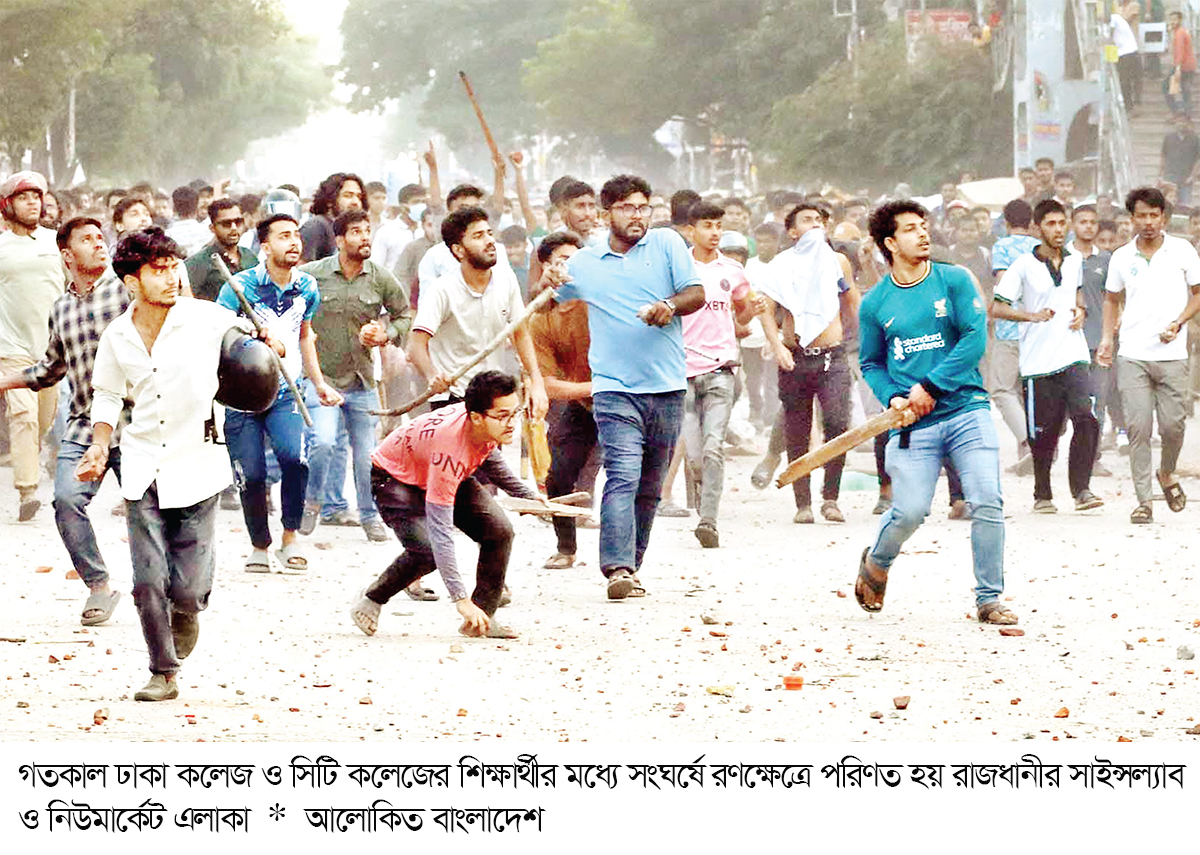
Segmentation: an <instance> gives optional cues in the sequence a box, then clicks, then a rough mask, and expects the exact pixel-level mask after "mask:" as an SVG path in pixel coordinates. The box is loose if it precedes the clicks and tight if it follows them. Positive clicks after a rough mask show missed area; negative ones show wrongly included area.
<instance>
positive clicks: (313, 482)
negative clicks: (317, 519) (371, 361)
mask: <svg viewBox="0 0 1200 855" xmlns="http://www.w3.org/2000/svg"><path fill="white" fill-rule="evenodd" d="M305 387H306V389H305V396H306V400H307V402H308V410H309V412H310V413H312V420H313V426H312V428H311V429H310V430H309V432H308V442H309V446H308V447H309V454H308V488H307V495H306V499H305V500H306V502H307V503H308V504H310V505H312V504H318V503H322V502H323V501H324V502H328V500H329V499H330V498H331V497H333V496H335V495H336V496H338V497H340V495H341V486H342V484H341V483H340V482H337V483H335V482H334V481H330V480H329V476H330V475H333V476H334V479H335V481H336V479H337V477H338V475H339V474H340V477H341V479H342V481H344V480H345V477H346V469H345V465H344V459H343V465H342V466H341V467H340V471H339V469H337V468H335V465H334V464H335V463H336V452H337V451H338V447H339V446H340V444H341V443H340V442H339V437H340V436H341V435H342V433H343V431H344V432H345V433H348V434H349V437H350V443H349V444H350V451H351V454H352V455H353V457H352V459H353V462H354V489H355V492H356V494H357V496H358V518H359V521H360V522H364V523H365V522H368V521H370V520H373V519H378V518H379V511H377V510H376V509H375V500H374V499H373V498H372V496H371V452H372V451H373V450H374V448H375V426H376V424H378V419H377V418H376V417H375V416H373V415H371V412H370V411H371V410H373V409H378V408H379V396H378V395H376V394H375V390H374V389H366V388H363V387H362V386H359V387H358V388H357V389H350V390H348V391H342V397H343V398H345V399H346V400H345V403H343V404H342V405H341V406H340V407H322V406H321V403H320V401H318V400H317V394H316V390H315V389H314V388H313V386H312V384H310V383H306V384H305ZM343 426H344V427H343ZM343 505H344V502H343ZM322 510H323V514H322V515H323V516H328V514H329V513H332V510H330V511H329V512H328V513H326V512H324V508H323V509H322ZM333 510H340V509H339V508H334V509H333Z"/></svg>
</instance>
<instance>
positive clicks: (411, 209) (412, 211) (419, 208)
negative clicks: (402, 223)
mask: <svg viewBox="0 0 1200 855" xmlns="http://www.w3.org/2000/svg"><path fill="white" fill-rule="evenodd" d="M427 207H428V206H427V205H426V204H425V203H424V202H421V203H419V204H417V205H409V206H408V216H409V219H411V220H412V221H413V222H414V223H419V222H421V215H422V214H424V213H425V209H426V208H427Z"/></svg>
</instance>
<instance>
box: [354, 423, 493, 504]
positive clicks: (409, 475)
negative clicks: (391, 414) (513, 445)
mask: <svg viewBox="0 0 1200 855" xmlns="http://www.w3.org/2000/svg"><path fill="white" fill-rule="evenodd" d="M468 427H469V421H468V419H467V408H466V406H465V405H463V404H452V405H450V406H448V407H442V408H441V409H439V410H434V411H433V412H431V413H426V414H425V415H423V416H420V417H419V418H416V419H413V420H412V421H411V422H409V423H408V424H406V425H404V426H402V427H398V428H396V429H395V430H394V431H392V432H391V433H390V434H388V436H387V439H385V440H384V441H383V443H382V444H381V445H380V446H379V448H377V449H375V451H373V452H372V453H371V462H372V463H374V464H375V465H376V466H378V467H379V468H381V469H383V470H385V471H386V472H387V473H388V474H389V475H391V476H392V477H393V478H395V479H396V480H397V481H399V482H401V483H403V484H411V485H413V486H414V487H420V488H421V489H422V490H424V491H425V501H426V502H429V503H430V504H434V505H442V506H450V507H453V506H454V496H455V494H456V493H457V492H458V485H459V484H461V483H462V482H463V481H465V480H466V479H467V476H469V475H471V473H473V472H474V471H475V470H476V469H478V468H479V464H481V463H483V461H484V460H485V459H487V456H488V455H489V454H491V453H492V449H494V448H496V443H494V442H489V443H485V444H484V445H476V444H474V443H472V442H471V440H470V434H469V432H468Z"/></svg>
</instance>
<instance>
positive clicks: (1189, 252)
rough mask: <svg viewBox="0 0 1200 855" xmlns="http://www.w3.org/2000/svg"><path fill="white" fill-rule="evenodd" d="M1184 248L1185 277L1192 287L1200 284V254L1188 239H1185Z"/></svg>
mask: <svg viewBox="0 0 1200 855" xmlns="http://www.w3.org/2000/svg"><path fill="white" fill-rule="evenodd" d="M1182 249H1183V278H1184V279H1186V280H1187V284H1188V285H1189V286H1191V287H1195V286H1197V285H1200V255H1197V254H1196V248H1195V247H1194V246H1192V245H1191V244H1190V243H1188V242H1187V241H1183V246H1182Z"/></svg>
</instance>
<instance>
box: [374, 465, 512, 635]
mask: <svg viewBox="0 0 1200 855" xmlns="http://www.w3.org/2000/svg"><path fill="white" fill-rule="evenodd" d="M371 494H372V495H373V496H374V497H375V506H376V507H377V508H379V515H380V516H381V517H383V521H384V522H385V523H387V524H388V526H389V527H390V528H391V529H392V531H394V532H396V537H398V538H400V543H402V544H403V545H404V551H403V552H401V553H400V555H399V556H398V557H397V558H396V560H395V561H393V562H392V563H391V564H389V565H388V568H387V569H386V570H384V571H383V573H382V574H380V576H379V578H378V579H376V580H375V581H374V582H372V583H371V585H370V586H369V587H368V588H367V599H369V600H371V601H372V602H376V603H379V604H380V605H383V604H384V603H386V602H387V601H388V600H390V599H391V598H392V597H394V596H395V595H396V594H398V593H400V591H402V590H404V589H405V588H407V587H408V586H409V585H411V584H412V583H413V582H415V581H417V580H418V579H420V578H421V577H422V576H424V575H425V574H427V573H431V572H433V571H434V570H435V569H437V565H436V564H434V561H433V549H432V547H431V546H430V544H429V532H428V530H426V528H425V491H424V490H422V489H421V488H420V487H414V486H412V485H411V484H404V483H401V482H400V481H397V480H396V479H395V478H393V477H392V476H391V475H389V474H388V473H387V472H385V471H384V470H383V469H380V468H379V467H378V466H376V467H373V468H372V470H371ZM454 525H455V527H456V528H458V530H459V531H461V532H463V533H464V534H466V535H467V537H469V538H471V540H473V541H475V542H476V543H478V544H479V563H478V565H477V566H476V569H475V590H474V591H473V592H472V594H471V602H473V603H474V604H475V605H477V606H479V608H481V609H483V611H484V612H485V613H486V614H487V615H488V617H491V616H492V615H494V614H495V613H496V608H497V607H498V606H499V605H500V593H501V591H502V590H503V588H504V576H505V574H506V573H507V572H508V557H509V555H510V554H511V553H512V543H513V529H512V524H511V523H510V522H509V521H508V517H506V516H505V515H504V511H503V510H502V509H501V508H500V506H499V505H498V504H496V500H495V499H493V498H492V497H491V495H490V494H489V493H488V492H487V490H485V489H484V488H483V486H482V485H481V484H480V483H479V482H478V481H476V480H475V479H474V478H467V480H465V481H463V482H462V484H460V485H459V487H458V493H456V494H455V496H454Z"/></svg>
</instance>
